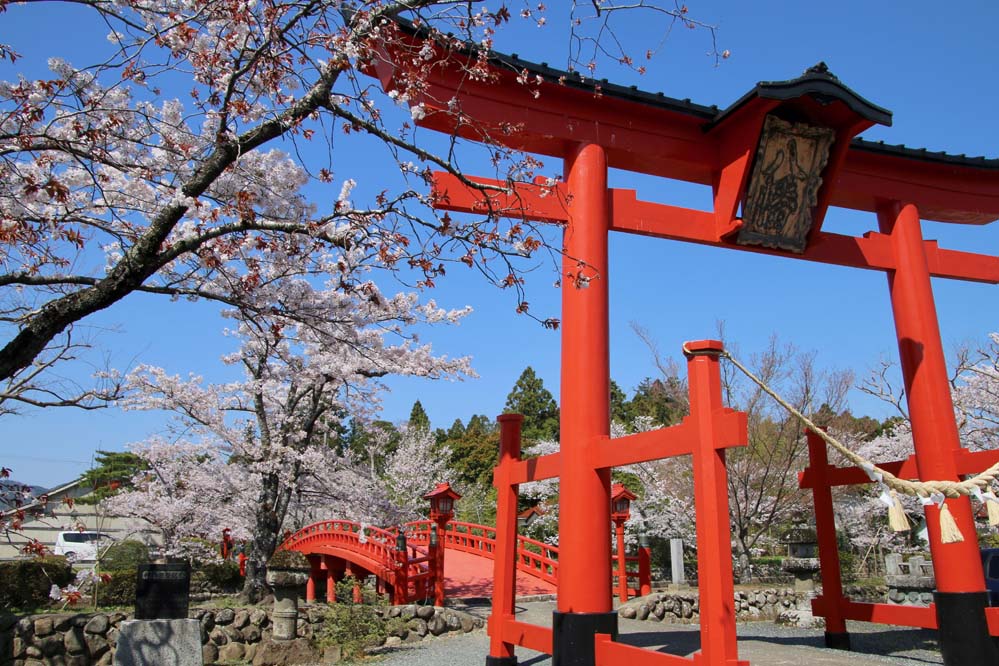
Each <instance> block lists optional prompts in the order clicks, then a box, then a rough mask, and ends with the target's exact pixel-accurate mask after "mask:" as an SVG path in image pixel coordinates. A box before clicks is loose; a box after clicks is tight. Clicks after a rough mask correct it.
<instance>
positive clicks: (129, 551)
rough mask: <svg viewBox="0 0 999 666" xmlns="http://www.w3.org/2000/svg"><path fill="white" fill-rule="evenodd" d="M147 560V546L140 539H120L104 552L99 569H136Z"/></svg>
mask: <svg viewBox="0 0 999 666" xmlns="http://www.w3.org/2000/svg"><path fill="white" fill-rule="evenodd" d="M147 562H149V546H147V545H146V544H144V543H142V542H141V541H134V540H127V541H120V542H118V543H116V544H114V545H113V546H111V547H110V548H108V549H107V550H106V551H105V552H104V557H102V558H101V569H104V570H106V571H121V570H123V569H138V568H139V565H140V564H146V563H147Z"/></svg>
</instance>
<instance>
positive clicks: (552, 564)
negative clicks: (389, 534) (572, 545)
mask: <svg viewBox="0 0 999 666" xmlns="http://www.w3.org/2000/svg"><path fill="white" fill-rule="evenodd" d="M433 526H434V523H433V522H432V521H429V520H417V521H414V522H411V523H406V525H405V529H406V539H407V540H408V541H411V542H412V543H414V544H420V545H427V546H429V543H430V531H431V529H432V528H433ZM444 547H445V548H447V549H449V550H459V551H462V552H466V553H472V554H473V555H478V556H480V557H485V558H488V559H490V560H492V559H495V551H496V529H495V528H493V527H489V526H488V525H477V524H475V523H464V522H461V521H457V520H452V521H450V522H448V523H447V524H446V525H445V526H444ZM517 569H518V570H519V571H522V572H524V573H526V574H529V575H531V576H534V577H536V578H540V579H541V580H544V581H546V582H548V583H551V584H552V585H555V584H556V583H557V582H558V548H556V547H554V546H550V545H548V544H546V543H542V542H541V541H537V540H535V539H530V538H528V537H525V536H518V537H517Z"/></svg>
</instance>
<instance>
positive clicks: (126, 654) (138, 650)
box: [114, 620, 205, 666]
mask: <svg viewBox="0 0 999 666" xmlns="http://www.w3.org/2000/svg"><path fill="white" fill-rule="evenodd" d="M119 631H120V633H119V634H118V647H117V649H116V650H115V654H114V663H115V664H116V666H152V665H153V664H155V665H156V666H204V663H205V662H204V660H203V658H202V654H201V623H200V622H198V621H197V620H126V621H125V622H122V623H121V627H120V629H119Z"/></svg>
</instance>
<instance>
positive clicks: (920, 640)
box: [376, 602, 943, 666]
mask: <svg viewBox="0 0 999 666" xmlns="http://www.w3.org/2000/svg"><path fill="white" fill-rule="evenodd" d="M463 610H468V611H470V612H474V613H476V614H477V615H480V616H481V617H486V616H487V615H488V614H489V608H488V607H481V606H480V607H469V608H464V609H463ZM552 610H554V603H553V602H528V603H521V604H519V605H518V619H520V620H521V621H523V622H531V623H534V624H544V625H550V624H551V614H552ZM848 629H849V631H850V633H851V643H852V646H853V651H852V652H843V651H840V650H829V649H826V648H825V647H823V634H822V630H821V629H819V630H816V629H798V628H790V627H781V626H778V625H776V624H774V623H772V622H747V623H743V624H739V625H738V634H739V658H740V659H748V660H749V661H750V663H752V664H754V665H757V666H763V665H767V666H804V665H806V664H807V665H808V666H812V665H813V664H814V665H817V666H868V665H871V666H874V665H880V664H895V665H899V666H901V665H905V666H917V665H925V664H942V663H943V662H942V660H941V658H940V652H939V650H938V649H937V643H936V632H934V631H926V630H920V629H911V628H904V627H889V626H884V625H875V624H867V623H861V622H856V623H854V622H851V623H849V627H848ZM620 632H621V637H620V640H621V642H624V643H629V644H631V645H637V646H641V647H647V648H649V649H656V650H659V651H662V652H669V653H671V654H677V655H684V656H686V655H689V654H690V653H691V652H693V651H694V650H696V649H698V646H699V644H700V639H699V635H698V627H697V625H663V624H657V623H655V622H640V621H637V620H620ZM488 651H489V637H488V636H486V632H485V630H484V629H480V630H477V631H474V632H472V633H469V634H462V635H450V636H445V637H442V638H439V639H434V640H424V641H423V642H421V643H413V644H406V645H402V646H399V647H396V648H390V649H386V650H383V651H382V652H381V653H380V654H379V655H378V656H377V657H376V663H378V664H379V666H482V665H483V664H484V663H485V656H486V654H487V653H488ZM517 656H518V660H519V663H520V666H548V665H549V664H551V658H550V657H549V656H548V655H546V654H540V653H537V652H533V651H531V650H526V649H523V648H518V649H517Z"/></svg>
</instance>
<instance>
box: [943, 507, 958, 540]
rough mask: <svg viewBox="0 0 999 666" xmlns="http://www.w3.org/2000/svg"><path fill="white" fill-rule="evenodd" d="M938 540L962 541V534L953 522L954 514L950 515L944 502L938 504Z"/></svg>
mask: <svg viewBox="0 0 999 666" xmlns="http://www.w3.org/2000/svg"><path fill="white" fill-rule="evenodd" d="M940 540H941V541H942V542H944V543H958V542H960V541H964V535H963V534H961V530H959V529H958V527H957V523H955V522H954V516H952V515H951V513H950V509H949V508H947V503H946V502H941V504H940Z"/></svg>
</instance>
